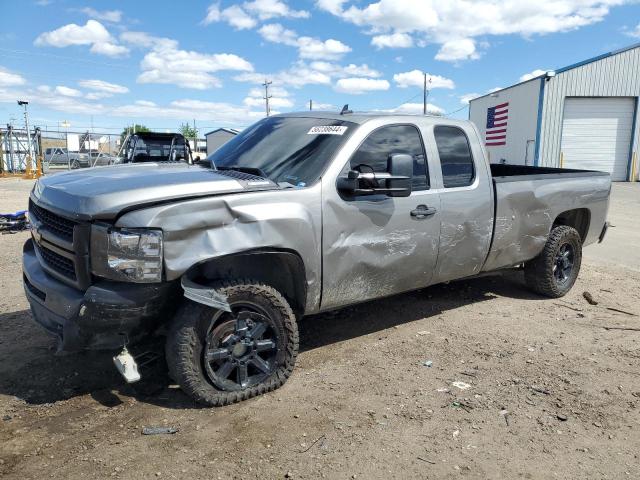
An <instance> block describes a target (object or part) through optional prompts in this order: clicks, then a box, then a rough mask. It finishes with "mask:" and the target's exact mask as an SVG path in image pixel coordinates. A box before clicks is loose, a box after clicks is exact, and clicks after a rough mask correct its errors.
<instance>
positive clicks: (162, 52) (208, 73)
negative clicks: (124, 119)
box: [120, 32, 253, 90]
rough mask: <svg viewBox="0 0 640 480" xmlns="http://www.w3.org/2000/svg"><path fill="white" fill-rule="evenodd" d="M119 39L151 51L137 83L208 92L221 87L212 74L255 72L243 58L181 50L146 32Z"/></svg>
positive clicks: (164, 39) (142, 65)
mask: <svg viewBox="0 0 640 480" xmlns="http://www.w3.org/2000/svg"><path fill="white" fill-rule="evenodd" d="M120 39H121V40H122V41H124V42H126V43H129V44H133V45H138V46H141V47H146V48H151V51H150V52H148V53H147V54H146V55H145V56H144V58H143V59H142V61H141V62H140V69H141V70H142V72H141V73H140V75H138V79H137V81H138V83H164V84H173V85H177V86H179V87H184V88H194V89H197V90H206V89H208V88H213V87H220V86H222V82H221V81H220V79H218V78H217V77H215V76H214V75H212V73H215V72H218V71H221V70H234V71H241V72H251V71H253V66H252V65H251V63H249V62H248V61H247V60H245V59H244V58H242V57H240V56H238V55H235V54H231V53H216V54H208V53H200V52H195V51H190V50H181V49H180V48H179V45H178V42H177V41H176V40H173V39H170V38H162V37H153V36H151V35H149V34H148V33H145V32H124V33H122V34H121V35H120Z"/></svg>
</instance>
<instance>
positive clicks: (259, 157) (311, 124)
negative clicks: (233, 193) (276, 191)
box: [207, 117, 357, 187]
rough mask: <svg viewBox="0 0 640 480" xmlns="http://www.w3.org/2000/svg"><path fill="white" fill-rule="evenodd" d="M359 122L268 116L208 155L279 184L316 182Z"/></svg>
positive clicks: (225, 165)
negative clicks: (252, 170)
mask: <svg viewBox="0 0 640 480" xmlns="http://www.w3.org/2000/svg"><path fill="white" fill-rule="evenodd" d="M356 126H357V125H356V124H355V123H352V122H346V121H343V120H331V119H322V118H308V117H269V118H265V119H264V120H261V121H259V122H257V123H255V124H254V125H251V126H250V127H248V128H247V129H245V130H243V131H242V132H241V133H239V134H238V135H237V136H236V137H235V138H233V139H232V140H230V141H228V142H227V143H225V144H224V145H223V146H222V147H220V148H219V149H218V150H216V151H215V152H213V153H212V154H211V155H209V157H207V158H208V160H210V161H211V163H212V165H215V166H216V167H218V168H221V169H223V168H244V169H254V170H255V171H256V172H261V173H264V174H265V175H266V176H267V177H268V178H269V179H270V180H272V181H274V182H276V183H278V184H285V185H286V184H291V185H293V186H296V187H305V186H307V185H311V184H312V183H313V182H315V181H316V180H317V179H318V178H319V177H320V175H321V174H322V172H323V171H324V169H325V167H326V166H327V165H328V164H329V162H330V161H331V159H332V158H333V155H334V154H335V152H336V151H337V150H338V148H339V147H340V146H341V145H342V144H343V143H344V142H345V141H346V139H347V138H348V137H349V136H350V135H351V134H352V133H353V131H354V130H355V127H356Z"/></svg>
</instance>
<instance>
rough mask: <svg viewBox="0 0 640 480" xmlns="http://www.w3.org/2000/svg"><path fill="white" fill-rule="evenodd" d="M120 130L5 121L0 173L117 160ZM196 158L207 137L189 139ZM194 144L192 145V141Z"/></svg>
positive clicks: (0, 132) (0, 130) (45, 170)
mask: <svg viewBox="0 0 640 480" xmlns="http://www.w3.org/2000/svg"><path fill="white" fill-rule="evenodd" d="M123 140H124V139H123V137H122V136H121V135H120V134H114V133H113V132H100V131H97V130H95V131H91V132H89V131H84V132H83V131H73V130H57V131H52V130H41V129H39V128H35V129H33V130H31V131H30V132H29V135H27V132H26V130H25V129H24V128H14V127H11V126H10V125H7V127H6V128H0V151H1V154H2V155H1V158H0V174H20V173H24V172H27V171H35V170H36V168H38V169H40V171H41V173H43V174H47V173H53V172H56V171H63V170H74V169H78V168H91V167H96V166H104V165H112V164H114V163H116V162H117V159H118V153H119V151H120V146H121V143H122V141H123ZM189 143H190V145H191V150H192V154H193V156H194V158H195V156H196V155H198V156H199V157H200V158H204V157H206V141H205V140H204V139H198V141H197V142H194V140H193V139H189ZM194 144H195V145H194Z"/></svg>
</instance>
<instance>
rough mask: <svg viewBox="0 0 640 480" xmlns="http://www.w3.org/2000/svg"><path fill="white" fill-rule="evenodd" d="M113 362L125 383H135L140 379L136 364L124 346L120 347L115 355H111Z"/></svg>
mask: <svg viewBox="0 0 640 480" xmlns="http://www.w3.org/2000/svg"><path fill="white" fill-rule="evenodd" d="M113 363H114V364H115V366H116V369H117V370H118V372H120V374H121V375H122V376H123V377H124V379H125V380H126V381H127V383H135V382H137V381H138V380H140V373H139V372H138V364H137V363H136V360H135V359H134V358H133V356H132V355H131V354H130V353H129V350H127V347H126V346H124V347H122V351H121V352H120V353H119V354H118V355H117V356H115V357H113Z"/></svg>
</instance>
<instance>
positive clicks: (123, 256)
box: [92, 228, 162, 283]
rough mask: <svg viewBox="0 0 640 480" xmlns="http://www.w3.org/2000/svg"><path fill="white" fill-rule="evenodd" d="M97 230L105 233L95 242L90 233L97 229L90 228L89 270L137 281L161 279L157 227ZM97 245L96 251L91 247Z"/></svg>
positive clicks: (160, 250)
mask: <svg viewBox="0 0 640 480" xmlns="http://www.w3.org/2000/svg"><path fill="white" fill-rule="evenodd" d="M100 230H102V233H103V234H106V239H104V237H102V235H100V236H101V237H102V239H103V241H100V242H96V241H95V237H94V236H93V234H94V233H97V232H92V237H93V238H92V270H93V272H94V273H95V274H96V275H100V276H102V277H106V278H110V279H112V280H121V281H129V282H137V283H152V282H160V281H162V231H161V230H149V229H137V228H108V229H107V228H105V229H100ZM104 240H106V242H104ZM105 244H106V245H105ZM98 246H100V247H102V248H98V249H97V250H98V251H96V250H93V249H94V247H98ZM105 250H106V252H105ZM105 253H106V255H105Z"/></svg>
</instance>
